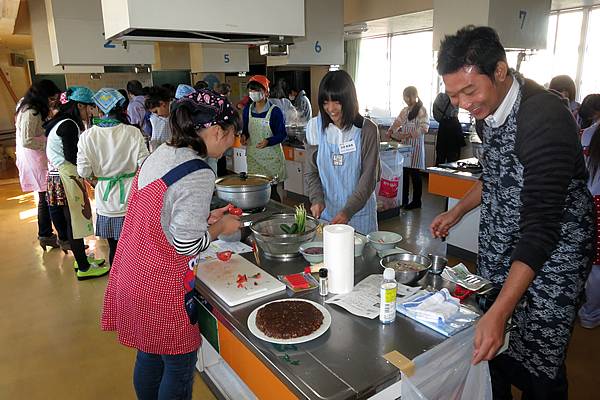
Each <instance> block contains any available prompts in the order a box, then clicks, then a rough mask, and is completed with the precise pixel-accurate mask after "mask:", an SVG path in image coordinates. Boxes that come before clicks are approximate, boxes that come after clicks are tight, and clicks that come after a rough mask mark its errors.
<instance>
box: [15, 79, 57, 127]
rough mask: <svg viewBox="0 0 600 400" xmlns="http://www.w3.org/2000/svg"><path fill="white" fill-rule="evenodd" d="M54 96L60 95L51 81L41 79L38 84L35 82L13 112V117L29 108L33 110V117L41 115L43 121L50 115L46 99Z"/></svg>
mask: <svg viewBox="0 0 600 400" xmlns="http://www.w3.org/2000/svg"><path fill="white" fill-rule="evenodd" d="M55 94H60V89H59V88H58V86H56V84H55V83H54V82H52V81H51V80H49V79H42V80H41V81H39V82H35V83H34V84H33V85H31V87H30V88H29V89H28V90H27V92H26V93H25V96H23V101H21V104H20V105H19V107H18V108H17V109H16V110H15V115H17V114H18V113H19V112H20V111H21V110H23V111H25V110H27V109H29V108H31V109H33V110H35V114H34V115H38V114H41V116H42V120H45V119H46V118H48V115H49V114H50V107H49V106H48V97H52V96H54V95H55ZM57 101H58V100H57Z"/></svg>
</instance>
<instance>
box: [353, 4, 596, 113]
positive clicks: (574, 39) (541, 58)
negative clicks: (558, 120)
mask: <svg viewBox="0 0 600 400" xmlns="http://www.w3.org/2000/svg"><path fill="white" fill-rule="evenodd" d="M584 24H585V25H584ZM582 29H583V30H586V34H585V38H586V39H585V42H584V43H585V48H583V46H582V45H583V43H581V36H582V35H581V33H582ZM598 37H600V7H583V8H579V9H574V10H566V11H558V12H553V13H552V14H551V15H550V19H549V21H548V37H547V45H546V49H541V50H537V51H533V52H529V54H528V55H527V56H526V58H525V59H524V60H523V61H522V62H521V66H520V72H521V73H522V74H523V76H525V77H526V78H529V79H533V80H534V81H536V82H537V83H539V84H540V85H547V84H548V83H550V80H551V79H552V77H554V76H556V75H569V76H570V77H571V78H573V80H574V81H575V82H576V85H577V87H578V91H577V99H578V101H581V100H583V98H584V97H585V96H586V95H588V94H591V93H600V72H598V71H600V69H599V66H600V41H598V40H596V38H598ZM432 42H433V31H431V30H429V31H424V32H418V33H410V34H403V35H389V36H385V37H379V38H374V39H363V40H362V41H361V51H360V57H359V63H358V65H359V67H358V77H357V82H356V86H357V92H358V101H359V104H360V109H361V112H364V111H365V109H368V110H369V111H370V112H371V113H372V114H374V115H382V114H384V113H382V112H380V110H384V111H385V112H389V113H391V114H390V115H391V116H397V115H398V114H399V113H400V110H401V109H402V108H403V107H404V106H405V104H404V101H403V99H402V91H403V90H404V88H405V87H406V86H415V87H416V88H417V91H418V92H419V96H420V98H421V100H422V101H423V104H424V105H425V107H426V108H427V109H428V110H430V109H431V104H432V101H433V99H434V98H435V96H436V95H437V93H438V85H437V83H438V76H437V72H436V69H435V61H436V57H437V54H436V53H434V52H433V51H432ZM518 54H519V51H508V52H507V61H508V65H509V66H510V67H512V68H516V67H517V58H518ZM581 60H583V63H581ZM578 79H579V80H580V81H579V82H577V80H578ZM459 118H460V120H461V121H466V120H468V118H465V115H464V114H463V113H461V114H459Z"/></svg>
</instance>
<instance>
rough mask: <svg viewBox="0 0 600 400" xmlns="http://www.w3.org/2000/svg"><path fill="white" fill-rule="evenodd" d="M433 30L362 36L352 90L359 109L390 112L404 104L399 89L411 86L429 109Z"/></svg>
mask: <svg viewBox="0 0 600 400" xmlns="http://www.w3.org/2000/svg"><path fill="white" fill-rule="evenodd" d="M432 43H433V31H426V32H418V33H411V34H406V35H394V36H384V37H379V38H374V39H363V40H362V42H361V47H360V59H359V65H358V76H357V79H356V91H357V94H358V102H359V105H360V110H361V112H364V111H365V109H368V110H369V112H370V113H371V114H374V115H382V114H386V113H389V112H391V116H397V115H398V114H399V113H400V110H402V108H403V107H405V106H406V104H404V100H403V99H402V92H403V91H404V88H405V87H407V86H414V87H416V88H417V91H418V92H419V97H420V98H421V101H422V102H423V104H424V105H425V108H427V109H428V110H429V108H430V105H431V96H432V95H431V93H432V89H431V88H432V82H433V76H434V75H435V66H434V60H433V51H432Z"/></svg>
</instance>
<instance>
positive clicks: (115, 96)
mask: <svg viewBox="0 0 600 400" xmlns="http://www.w3.org/2000/svg"><path fill="white" fill-rule="evenodd" d="M93 100H94V103H96V105H97V106H98V108H99V109H100V111H102V113H104V114H108V113H109V112H110V110H112V109H113V108H115V106H117V105H121V104H123V103H124V102H125V97H124V96H123V95H122V94H121V93H119V91H118V90H116V89H110V88H102V89H100V90H99V91H98V93H96V94H95V95H94V97H93Z"/></svg>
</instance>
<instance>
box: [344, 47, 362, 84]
mask: <svg viewBox="0 0 600 400" xmlns="http://www.w3.org/2000/svg"><path fill="white" fill-rule="evenodd" d="M360 42H361V40H360V39H354V40H347V41H346V72H348V74H350V76H351V77H352V79H353V80H354V82H355V83H356V78H358V61H359V59H360Z"/></svg>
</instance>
